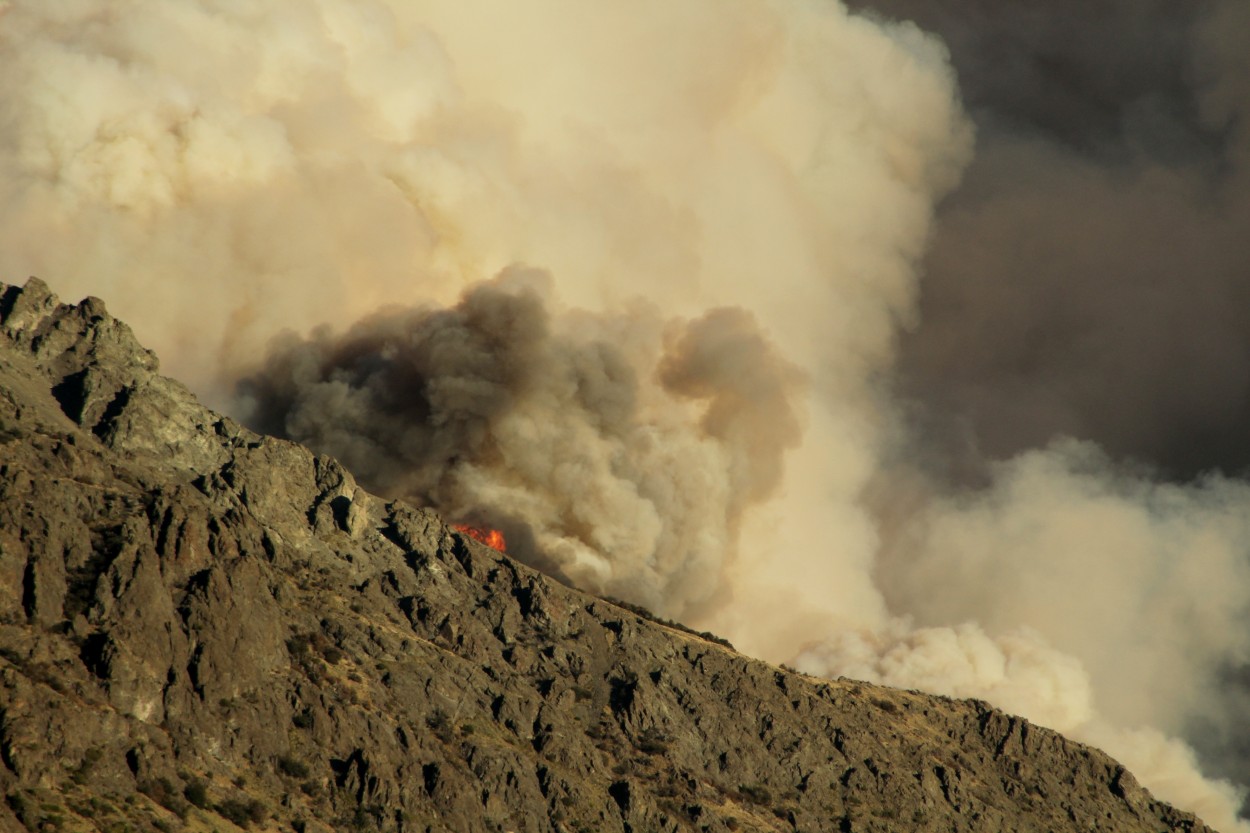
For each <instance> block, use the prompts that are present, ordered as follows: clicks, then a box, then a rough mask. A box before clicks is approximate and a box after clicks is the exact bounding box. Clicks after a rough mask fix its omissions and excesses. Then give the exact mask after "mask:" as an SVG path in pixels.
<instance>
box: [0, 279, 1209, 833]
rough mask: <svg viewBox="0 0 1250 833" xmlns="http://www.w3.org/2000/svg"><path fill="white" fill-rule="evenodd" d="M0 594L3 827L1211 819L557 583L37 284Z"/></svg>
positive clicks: (1198, 826)
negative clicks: (211, 393)
mask: <svg viewBox="0 0 1250 833" xmlns="http://www.w3.org/2000/svg"><path fill="white" fill-rule="evenodd" d="M0 602H2V604H0V792H2V793H3V795H4V796H5V801H4V802H3V803H0V828H2V829H5V830H9V829H13V830H20V829H23V825H24V827H25V828H26V829H30V830H38V829H42V827H41V826H47V827H50V828H52V829H65V830H113V829H131V830H149V829H154V828H159V829H162V830H174V829H182V828H183V826H186V827H187V828H188V829H198V830H203V829H218V830H229V829H231V828H230V827H229V826H228V822H227V820H230V821H232V822H234V823H237V824H240V825H243V826H255V825H264V826H265V827H266V829H270V830H291V829H294V830H307V831H330V830H350V829H358V830H380V831H405V832H407V831H465V832H466V833H468V831H474V833H477V831H505V830H508V831H517V833H521V831H526V832H527V833H528V832H530V831H533V833H538V831H543V832H544V833H547V832H550V833H557V831H558V832H559V833H564V831H569V832H570V833H584V832H585V831H600V833H609V832H611V833H616V832H617V831H620V833H643V831H679V830H680V831H695V830H697V831H709V833H710V832H711V831H732V830H739V831H743V830H758V831H893V830H898V831H904V830H906V831H939V830H940V831H1008V830H1018V831H1025V830H1029V831H1032V830H1037V831H1041V830H1048V831H1059V830H1082V831H1098V830H1103V831H1117V833H1122V832H1123V831H1159V830H1192V831H1204V830H1207V828H1206V827H1205V826H1204V825H1203V824H1202V823H1201V822H1200V821H1198V820H1196V819H1195V818H1193V817H1192V816H1190V815H1188V814H1186V813H1182V812H1179V811H1177V810H1175V809H1173V808H1171V807H1169V806H1167V805H1165V804H1162V803H1160V802H1158V801H1156V800H1155V799H1153V798H1152V797H1151V796H1150V795H1149V794H1148V793H1147V792H1146V791H1144V790H1143V789H1142V788H1141V787H1140V786H1139V785H1138V784H1137V783H1136V782H1135V781H1134V779H1133V778H1132V776H1131V775H1130V774H1129V773H1127V772H1126V771H1125V770H1124V768H1123V767H1121V766H1119V765H1118V764H1117V763H1116V762H1115V761H1113V760H1111V759H1110V758H1108V757H1107V756H1106V755H1104V754H1102V753H1101V752H1098V751H1097V750H1094V749H1091V748H1088V747H1085V746H1081V745H1079V744H1076V743H1072V742H1070V741H1067V740H1065V739H1064V738H1062V737H1061V736H1059V735H1057V734H1055V733H1053V732H1050V731H1047V730H1045V729H1040V728H1038V727H1035V726H1032V725H1030V724H1029V723H1028V722H1026V721H1024V720H1022V719H1019V718H1015V717H1011V716H1009V715H1006V714H1003V713H1001V712H999V711H997V710H995V709H993V708H990V707H989V706H988V705H986V704H984V703H980V702H975V701H956V700H949V699H944V698H940V697H933V696H929V695H925V694H919V693H915V692H904V691H896V690H890V689H886V688H880V687H875V686H871V685H868V684H866V683H859V682H855V681H851V680H836V681H828V680H817V679H812V678H808V677H805V676H802V675H799V674H795V673H791V672H788V671H785V670H782V669H778V668H775V667H772V666H769V665H766V664H765V663H762V662H758V661H756V660H752V659H749V658H747V657H744V656H741V655H739V654H737V653H735V652H734V651H733V650H732V649H731V648H729V647H727V646H726V645H724V644H720V643H718V642H715V641H712V640H710V639H708V638H705V637H704V636H700V635H698V634H694V633H691V632H688V631H686V630H684V629H681V628H680V627H671V626H669V625H668V624H665V623H661V622H657V621H654V620H653V619H652V618H650V617H649V616H647V615H645V612H643V611H639V610H637V609H629V608H626V607H621V606H618V605H616V604H612V603H610V602H608V601H605V600H602V599H597V598H594V597H592V596H587V595H585V594H583V593H580V592H577V591H575V590H572V589H569V588H567V587H564V586H562V585H560V584H559V583H557V582H555V581H553V580H551V579H549V578H546V577H544V576H542V575H540V574H538V573H536V572H535V571H533V570H531V569H529V568H527V567H525V566H523V565H521V564H519V563H517V562H515V561H513V560H511V559H510V558H508V557H507V556H506V555H503V554H501V553H498V552H495V551H493V550H490V549H487V548H485V547H483V546H481V545H480V544H478V543H476V542H475V541H473V540H471V539H469V538H467V537H465V536H463V535H461V534H459V533H457V532H455V531H454V530H450V529H449V528H448V527H446V526H445V525H444V524H443V523H442V521H441V520H440V519H439V518H438V517H437V516H436V515H435V514H434V513H432V512H430V511H428V510H425V509H420V508H415V507H412V506H408V505H405V504H402V503H395V502H386V501H384V500H382V499H379V498H377V497H374V496H372V495H368V494H366V493H365V492H364V491H362V490H361V489H360V488H359V487H358V486H357V485H356V483H355V481H354V480H353V479H352V477H351V475H350V474H348V473H347V472H346V471H345V470H344V469H343V468H342V467H341V466H340V465H339V464H338V463H337V462H335V461H333V460H331V459H328V458H323V457H317V456H315V455H314V454H312V453H311V452H309V451H307V450H306V449H303V448H301V447H299V446H295V445H292V444H290V443H286V442H283V441H280V440H275V439H270V438H265V437H261V436H258V435H256V434H253V433H251V432H250V431H248V430H246V429H244V428H242V427H240V426H238V425H237V424H235V423H233V422H232V421H230V420H229V419H227V418H225V417H221V416H219V415H217V414H214V413H212V412H210V411H208V410H207V409H205V408H203V407H202V406H201V405H199V404H198V403H197V402H196V400H195V399H194V397H192V396H191V395H190V394H189V393H188V392H187V391H186V389H185V388H183V387H182V386H181V385H179V384H177V383H176V382H172V381H170V380H168V379H165V378H163V377H161V376H159V375H158V374H157V363H156V359H155V357H154V356H152V355H151V354H150V353H148V352H147V351H145V350H144V349H143V348H142V347H140V346H139V345H138V344H137V343H136V342H135V340H134V338H133V336H132V335H131V333H130V331H129V329H128V328H127V327H126V326H125V325H123V324H121V323H120V322H117V321H115V320H113V319H112V318H110V317H109V316H108V315H107V313H106V312H105V311H104V306H103V304H101V303H100V302H99V301H97V300H95V299H87V300H86V301H84V302H82V303H81V304H78V305H76V306H66V305H61V304H59V303H57V301H56V299H55V297H54V296H52V295H51V293H50V292H48V290H47V287H46V286H44V285H43V284H42V283H40V282H38V281H34V280H32V281H31V282H30V283H28V284H27V285H26V287H25V288H17V287H10V286H4V285H0ZM58 825H59V826H58ZM124 825H129V827H124Z"/></svg>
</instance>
